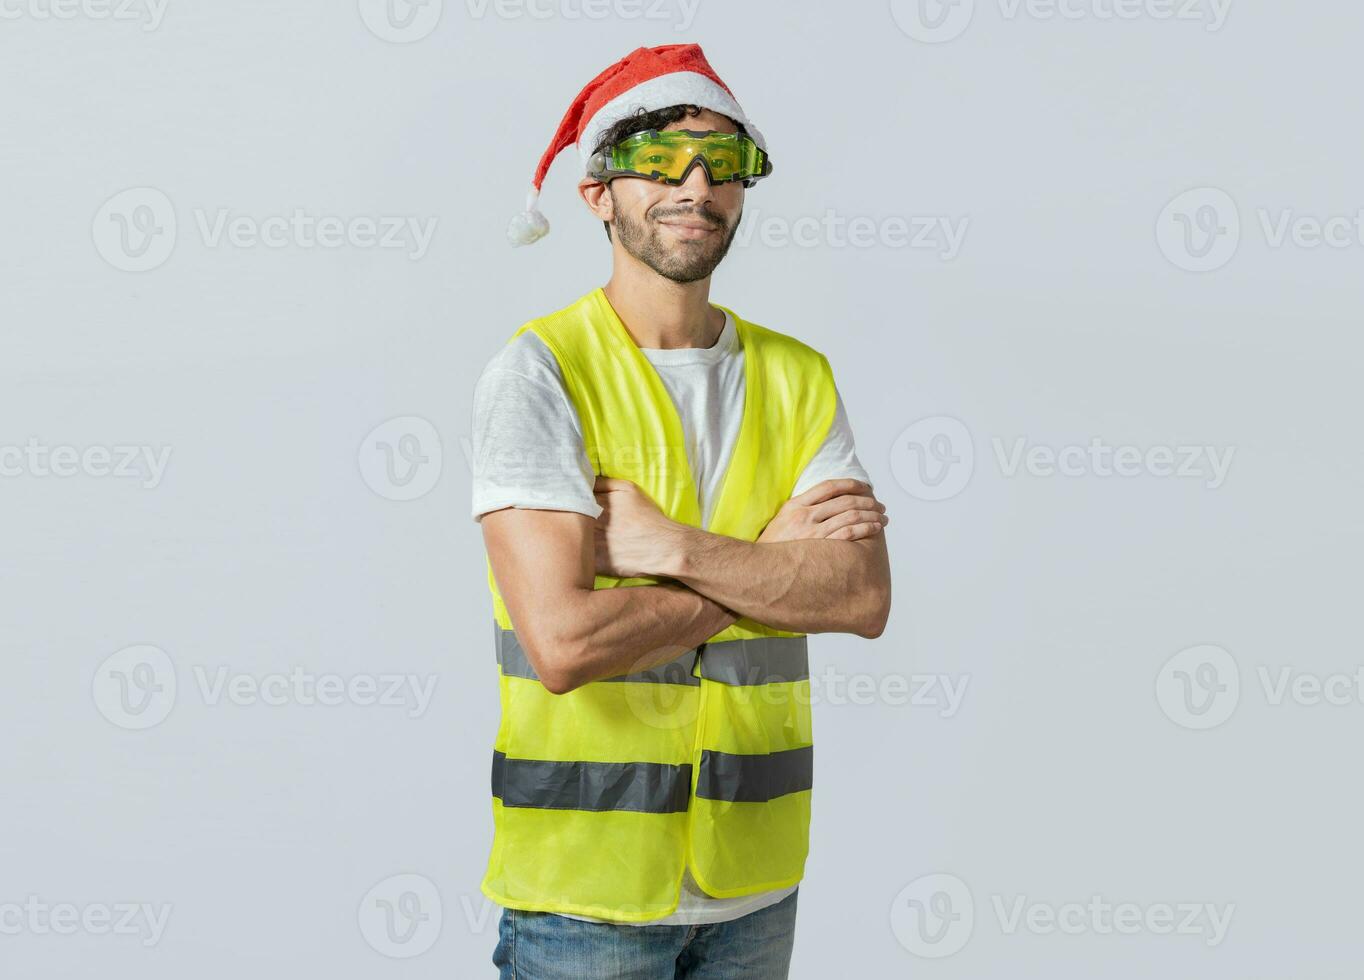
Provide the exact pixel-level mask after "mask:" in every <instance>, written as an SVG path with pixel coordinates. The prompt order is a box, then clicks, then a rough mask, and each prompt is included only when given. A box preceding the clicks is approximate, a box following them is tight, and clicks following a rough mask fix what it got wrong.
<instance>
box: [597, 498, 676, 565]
mask: <svg viewBox="0 0 1364 980" xmlns="http://www.w3.org/2000/svg"><path fill="white" fill-rule="evenodd" d="M592 493H593V494H594V495H595V496H596V498H597V503H599V504H601V506H602V512H601V516H599V517H598V518H597V527H596V533H595V544H596V555H597V574H598V575H612V576H615V577H617V578H634V577H638V576H644V575H653V574H655V573H656V572H657V570H658V568H659V567H660V566H661V565H663V564H664V562H663V560H662V558H661V557H660V556H662V555H666V554H667V551H668V549H669V548H670V547H673V546H674V542H675V540H676V532H677V530H678V529H679V528H680V527H681V525H679V524H678V523H677V522H676V521H674V520H671V519H670V518H669V517H668V516H667V515H666V514H664V513H663V511H661V510H659V509H658V505H657V504H655V503H654V502H653V500H651V499H650V498H649V496H648V495H647V494H646V493H645V492H644V491H643V490H641V489H640V488H639V487H638V486H636V485H635V484H634V483H631V482H630V481H629V480H618V479H614V478H612V477H606V476H599V477H597V481H596V484H595V485H594V486H593V488H592Z"/></svg>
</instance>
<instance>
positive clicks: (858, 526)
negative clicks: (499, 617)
mask: <svg viewBox="0 0 1364 980" xmlns="http://www.w3.org/2000/svg"><path fill="white" fill-rule="evenodd" d="M594 492H595V493H596V497H597V502H598V503H599V504H601V505H602V508H603V510H602V513H601V516H600V517H598V518H597V520H596V521H593V520H592V518H590V517H588V516H586V515H585V514H578V513H573V512H570V511H554V510H529V509H519V508H512V507H508V508H504V509H502V510H497V511H492V512H490V513H487V514H485V515H483V519H482V521H481V524H482V527H483V540H484V543H485V545H486V547H487V551H488V560H489V562H490V563H491V565H492V570H493V577H494V578H495V579H496V580H497V587H498V591H499V592H500V593H501V594H502V600H503V602H504V603H506V606H507V612H508V613H509V614H510V616H511V619H512V622H513V623H515V625H516V633H517V638H518V639H519V640H520V642H521V646H522V648H523V649H524V650H525V651H526V655H527V657H528V658H529V659H530V662H531V664H532V666H534V667H535V671H536V673H537V674H538V675H539V677H540V682H541V683H542V684H543V685H544V686H545V688H546V689H547V690H549V691H551V692H553V693H555V694H563V693H566V692H568V691H571V690H574V689H575V688H577V687H580V686H582V685H583V684H586V683H588V682H589V681H594V680H599V679H600V678H603V677H615V676H617V675H620V674H627V673H631V672H633V671H638V670H643V669H645V668H648V667H652V666H655V665H657V664H661V663H666V662H667V661H669V660H673V659H675V658H677V657H678V656H680V655H681V654H682V653H684V652H686V651H687V650H690V649H691V648H692V647H695V646H697V645H698V644H700V643H702V642H704V641H705V640H707V639H709V638H710V637H711V636H714V635H715V634H716V633H718V632H720V631H721V630H722V629H724V628H725V627H727V626H730V625H731V624H733V623H734V622H735V621H736V620H737V619H739V618H740V617H741V616H746V617H748V618H750V619H754V620H756V621H758V622H760V623H764V624H766V625H768V626H772V627H775V628H777V629H785V630H791V631H793V632H801V633H833V632H837V633H856V634H858V635H859V636H864V637H868V638H872V637H876V636H879V635H881V632H882V630H883V629H885V624H886V618H887V616H888V615H889V613H890V562H889V559H888V557H887V553H886V543H885V535H884V534H882V533H881V530H882V528H883V527H884V525H885V524H886V523H887V521H888V518H887V517H886V516H885V507H884V506H883V505H882V504H881V503H880V502H879V501H877V500H876V498H875V497H873V496H871V493H870V488H869V487H868V486H867V485H866V484H865V483H861V482H859V481H856V480H825V481H824V482H822V483H819V484H816V485H815V486H814V487H811V488H810V489H809V490H807V491H806V492H805V493H803V494H800V495H799V496H796V497H793V498H791V499H790V500H788V501H787V502H786V503H785V504H784V505H783V506H782V508H781V510H780V511H779V512H778V513H777V515H776V516H775V517H774V518H773V519H772V521H771V522H770V523H769V524H768V525H767V527H766V529H764V531H763V533H762V534H761V535H760V536H759V538H758V540H757V541H743V540H740V539H738V538H730V537H726V536H724V535H719V534H711V533H709V532H707V531H702V530H700V529H698V528H694V527H690V526H688V525H685V524H680V523H678V522H676V521H673V520H670V519H669V518H668V517H667V516H666V515H664V514H663V513H662V512H661V511H660V510H659V509H658V507H657V506H656V505H655V504H654V503H653V501H652V500H650V499H649V497H648V496H647V495H646V494H644V492H643V491H641V490H640V489H639V488H638V487H637V486H635V485H634V484H633V483H630V482H629V481H627V480H614V479H606V478H599V479H598V480H597V484H596V487H595V490H594ZM597 574H602V575H613V576H622V577H637V576H654V577H660V578H665V579H669V580H670V581H668V582H664V583H663V584H660V585H641V586H635V587H632V588H622V589H595V590H594V589H593V587H592V586H593V581H594V578H595V576H596V575H597Z"/></svg>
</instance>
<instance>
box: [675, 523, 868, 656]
mask: <svg viewBox="0 0 1364 980" xmlns="http://www.w3.org/2000/svg"><path fill="white" fill-rule="evenodd" d="M666 552H667V555H668V557H667V558H665V559H663V562H664V567H661V568H659V570H658V574H660V575H666V576H668V577H669V578H674V579H676V580H678V581H679V582H682V583H683V584H685V585H688V586H690V587H691V588H692V589H695V590H696V591H697V592H699V593H701V594H702V595H704V596H708V597H709V598H711V599H713V600H715V601H716V602H719V603H721V604H722V605H724V606H726V607H728V608H729V609H733V610H734V611H736V612H738V613H740V614H742V615H743V616H747V617H749V618H750V619H754V620H757V621H758V622H760V623H764V624H766V625H768V626H774V627H776V628H777V629H785V630H792V631H798V632H802V633H828V632H848V633H857V634H858V635H860V636H867V637H873V636H879V635H880V634H881V631H882V630H883V629H884V628H885V623H886V617H887V616H888V614H889V610H890V563H889V560H888V559H887V557H886V548H885V540H884V538H883V537H882V536H880V535H877V536H876V537H875V538H871V539H867V540H864V541H835V540H828V539H817V540H801V541H779V542H773V543H771V544H759V543H757V542H752V541H743V540H740V539H738V538H730V537H726V536H724V535H720V534H711V533H708V532H706V531H701V530H699V529H697V528H693V527H685V526H679V527H678V528H677V530H676V532H675V534H674V536H673V537H672V539H671V540H669V541H668V543H667V548H666Z"/></svg>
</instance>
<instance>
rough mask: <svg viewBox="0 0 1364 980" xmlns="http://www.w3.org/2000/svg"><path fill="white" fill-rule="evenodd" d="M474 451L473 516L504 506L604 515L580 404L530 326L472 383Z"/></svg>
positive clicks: (472, 460) (591, 515)
mask: <svg viewBox="0 0 1364 980" xmlns="http://www.w3.org/2000/svg"><path fill="white" fill-rule="evenodd" d="M472 452H473V455H472V459H471V469H472V470H473V518H474V520H478V519H480V518H481V517H482V516H483V515H484V514H486V513H488V512H489V511H492V510H500V509H502V508H503V507H524V508H530V509H534V510H566V511H574V512H576V513H579V514H585V515H587V516H588V517H591V518H593V519H594V520H595V519H596V518H597V517H598V515H600V514H601V511H602V508H601V505H600V504H598V503H597V500H596V498H595V497H593V496H592V486H593V482H594V481H595V479H596V472H595V470H594V469H593V468H592V464H591V462H590V461H589V460H588V458H587V453H586V450H585V449H584V448H583V435H582V427H581V425H580V423H579V421H578V413H577V410H576V409H575V408H574V407H573V403H572V401H571V400H570V399H569V397H568V392H567V391H566V390H565V388H564V385H563V378H562V375H560V373H559V370H558V363H557V362H556V361H554V359H553V355H552V354H550V353H549V351H548V349H547V348H545V346H544V344H543V342H542V341H540V339H539V338H538V337H535V336H534V335H533V334H531V333H530V332H529V331H528V332H527V333H524V334H522V335H520V336H519V337H517V338H516V339H515V340H513V341H512V342H511V343H510V344H508V346H507V349H505V350H504V351H502V352H500V353H499V354H498V356H496V357H494V358H493V360H492V361H491V362H490V363H489V364H488V366H487V367H486V368H485V369H484V371H483V374H482V375H481V376H480V377H479V379H478V384H477V385H476V386H475V387H474V413H473V438H472Z"/></svg>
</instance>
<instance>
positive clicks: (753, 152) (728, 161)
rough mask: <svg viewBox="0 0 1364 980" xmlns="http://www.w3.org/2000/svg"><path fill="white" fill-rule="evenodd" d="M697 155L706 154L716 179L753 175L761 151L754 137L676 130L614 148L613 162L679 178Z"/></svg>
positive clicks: (648, 173)
mask: <svg viewBox="0 0 1364 980" xmlns="http://www.w3.org/2000/svg"><path fill="white" fill-rule="evenodd" d="M698 155H700V156H704V157H705V159H706V165H707V166H708V167H710V173H711V177H712V179H714V180H732V179H735V178H742V177H749V176H752V175H753V173H754V172H755V171H756V168H757V162H758V150H757V147H756V146H755V145H754V143H753V142H752V141H751V140H748V139H743V138H740V139H735V138H734V137H733V136H732V135H731V136H725V135H723V134H716V135H714V136H710V137H696V136H690V135H688V134H686V133H682V132H677V131H675V130H666V131H664V132H661V133H656V134H644V133H642V134H639V135H638V136H634V137H631V138H630V139H627V140H625V141H623V142H621V143H619V144H617V146H616V147H615V153H614V154H613V156H614V165H615V169H617V170H627V171H630V172H632V173H637V174H641V175H643V176H646V177H647V176H651V175H655V174H657V175H658V176H660V177H666V178H669V179H671V180H679V179H681V177H682V175H683V174H684V173H685V172H686V170H687V167H688V166H690V165H691V162H692V160H694V159H695V158H696V157H697V156H698Z"/></svg>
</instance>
